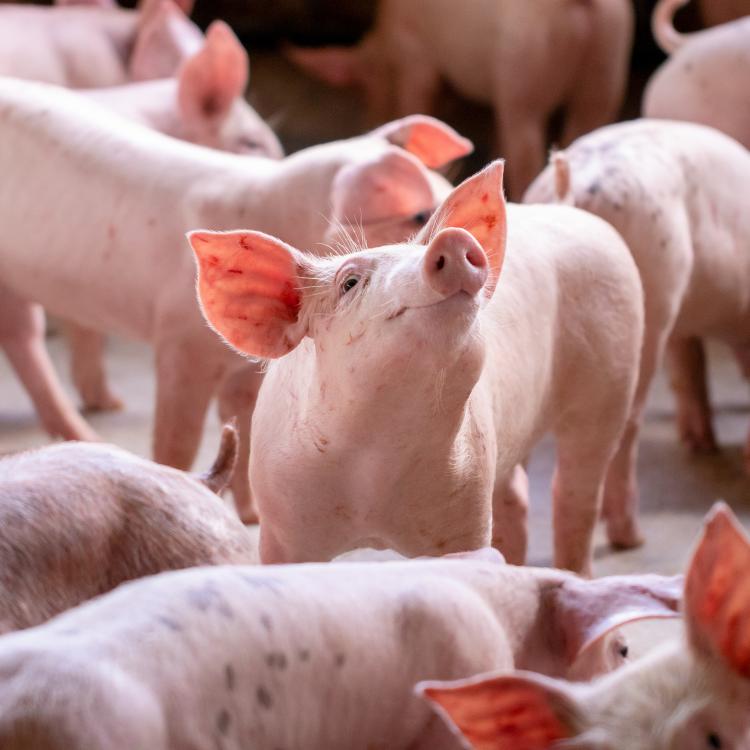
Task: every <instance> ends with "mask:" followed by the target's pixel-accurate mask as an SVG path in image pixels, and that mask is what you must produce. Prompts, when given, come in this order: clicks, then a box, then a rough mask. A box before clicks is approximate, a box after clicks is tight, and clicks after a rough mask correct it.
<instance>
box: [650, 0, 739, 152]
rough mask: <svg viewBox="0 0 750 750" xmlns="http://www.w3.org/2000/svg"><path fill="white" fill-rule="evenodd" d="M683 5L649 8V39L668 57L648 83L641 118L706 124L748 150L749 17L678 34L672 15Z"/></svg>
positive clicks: (666, 1) (667, 0)
mask: <svg viewBox="0 0 750 750" xmlns="http://www.w3.org/2000/svg"><path fill="white" fill-rule="evenodd" d="M686 2H687V0H661V2H660V3H659V4H658V5H657V7H656V9H655V10H654V16H653V27H654V36H655V37H656V40H657V41H658V42H659V45H660V46H661V47H662V49H663V50H664V51H665V52H666V53H667V54H669V55H670V58H669V59H668V60H667V61H666V62H665V63H664V64H663V65H662V66H661V67H660V68H659V70H657V71H656V73H655V74H654V75H653V77H652V78H651V80H650V81H649V84H648V86H647V88H646V92H645V94H644V99H643V114H644V115H645V116H646V117H659V118H664V119H671V120H688V121H690V122H697V123H701V124H703V125H711V126H712V127H714V128H718V129H719V130H721V131H723V132H724V133H726V134H727V135H731V136H732V137H733V138H735V139H737V140H738V141H739V142H740V143H742V144H744V145H745V146H746V147H747V148H750V18H743V19H741V20H739V21H733V22H732V23H727V24H723V25H722V26H718V27H716V28H712V29H707V30H705V31H699V32H696V33H694V34H680V33H678V32H677V31H675V29H674V27H673V26H672V16H673V14H674V11H675V9H676V8H678V7H680V6H681V5H685V3H686Z"/></svg>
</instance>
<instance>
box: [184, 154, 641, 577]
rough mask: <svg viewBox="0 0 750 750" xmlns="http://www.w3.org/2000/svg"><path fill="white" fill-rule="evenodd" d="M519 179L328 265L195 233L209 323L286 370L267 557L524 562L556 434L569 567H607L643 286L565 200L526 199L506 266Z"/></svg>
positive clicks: (474, 185) (607, 235) (480, 177)
mask: <svg viewBox="0 0 750 750" xmlns="http://www.w3.org/2000/svg"><path fill="white" fill-rule="evenodd" d="M502 172H503V169H502V163H500V162H496V163H494V164H493V165H491V166H490V167H488V168H487V169H486V170H484V171H483V172H480V173H479V174H477V175H475V176H474V177H472V178H471V179H469V180H467V181H466V182H464V183H463V184H462V185H461V186H459V187H458V188H456V189H455V190H454V191H453V192H452V193H451V194H450V195H449V196H448V198H447V199H446V200H445V201H444V203H443V204H442V206H441V207H440V209H439V210H438V212H437V213H436V214H435V215H434V216H433V218H432V219H431V220H430V222H429V223H428V224H427V225H426V226H425V228H424V229H423V230H422V231H421V232H420V233H419V234H418V235H417V237H416V238H415V239H414V240H413V241H412V242H411V243H409V244H402V245H392V246H386V247H380V248H377V249H374V250H365V251H362V252H355V253H350V254H345V255H334V256H330V257H326V258H317V257H315V256H313V255H311V254H309V253H303V252H300V251H298V250H295V249H294V248H293V247H291V246H290V245H287V244H285V243H283V242H281V241H280V240H277V239H275V238H273V237H270V236H268V235H266V234H262V233H260V232H230V233H223V234H222V233H211V232H193V233H192V234H191V235H190V242H191V244H192V246H193V249H194V251H195V253H196V255H197V257H198V260H199V267H200V271H199V284H198V289H199V295H200V298H201V303H202V306H203V311H204V314H205V315H206V318H207V320H208V321H209V322H210V324H211V325H212V326H213V327H214V328H215V329H216V330H217V331H218V332H219V333H220V334H221V335H222V336H223V337H224V338H225V339H226V340H227V341H228V342H229V343H230V344H231V345H232V346H234V347H235V348H237V349H238V350H239V351H241V352H245V353H246V354H250V355H253V356H256V357H266V358H271V359H274V360H275V361H273V362H272V363H271V364H270V366H269V368H268V372H267V374H266V378H265V382H264V384H263V387H262V389H261V391H260V393H259V396H258V401H257V404H256V409H255V412H254V416H253V437H252V450H251V472H250V476H251V482H252V490H253V494H254V497H255V499H256V500H257V503H258V509H259V513H260V517H261V521H262V523H261V532H260V534H261V536H260V545H261V558H262V560H263V561H264V562H302V561H316V560H326V559H330V558H332V557H335V556H336V555H338V554H340V553H342V552H345V551H346V550H348V549H352V548H355V547H358V546H371V547H390V548H392V549H396V550H398V551H399V552H401V553H402V554H406V555H407V556H410V557H411V556H416V555H420V554H440V553H443V552H450V551H461V550H466V549H476V548H479V547H483V546H487V545H488V544H489V543H490V542H492V545H493V546H495V547H497V548H498V549H500V550H501V551H502V552H503V554H505V555H506V557H507V558H508V559H509V560H510V561H512V562H522V561H523V560H524V558H525V552H526V536H527V534H526V512H527V504H528V499H527V497H526V494H527V487H526V483H525V476H524V475H523V470H522V469H520V468H517V465H518V464H519V463H520V462H522V461H524V460H525V459H526V458H527V456H528V454H529V451H530V450H531V448H532V447H533V445H534V443H535V442H536V441H537V440H538V439H539V438H540V437H541V435H542V434H544V433H545V432H547V431H549V430H552V431H553V432H554V433H555V435H556V437H557V469H556V476H555V480H554V503H555V508H554V522H555V564H556V565H557V566H558V567H566V568H570V569H572V570H576V571H583V572H589V570H590V547H591V535H592V532H593V528H594V524H595V522H596V518H597V515H598V510H599V501H600V497H601V489H602V486H603V483H604V477H605V475H606V471H607V466H608V464H609V461H610V458H611V456H612V455H613V453H614V450H615V448H616V446H617V443H618V442H619V439H620V435H621V433H622V429H623V426H624V424H625V418H626V416H627V413H628V411H629V409H630V401H631V395H632V392H633V389H634V386H635V381H636V377H637V363H638V352H639V351H640V346H641V330H642V306H643V300H642V293H641V285H640V282H639V280H638V273H637V270H636V268H635V265H634V264H633V262H632V259H631V258H630V254H629V253H628V250H627V248H626V247H625V245H624V243H623V242H622V240H621V239H620V238H619V236H618V235H617V234H616V233H615V232H614V231H613V230H612V229H611V228H610V227H609V226H608V225H607V224H605V223H604V222H602V221H600V220H598V219H594V218H593V217H591V216H590V215H587V214H586V213H584V212H581V211H576V210H574V209H570V208H566V207H554V208H550V207H542V208H536V207H534V208H530V207H526V206H513V205H511V206H509V207H508V217H507V225H508V238H507V253H506V210H505V202H504V200H503V197H502ZM504 257H505V263H503V260H504ZM501 268H502V274H501V273H500V271H501ZM583 299H585V300H586V303H585V304H582V300H583Z"/></svg>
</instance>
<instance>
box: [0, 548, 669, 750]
mask: <svg viewBox="0 0 750 750" xmlns="http://www.w3.org/2000/svg"><path fill="white" fill-rule="evenodd" d="M681 588H682V586H681V582H680V581H679V580H676V579H668V578H663V577H660V576H629V577H622V578H612V579H606V578H605V579H601V580H600V581H593V582H585V581H581V580H579V579H576V578H575V577H574V576H573V575H571V574H566V573H562V572H560V571H552V570H545V569H534V568H515V567H512V566H509V565H505V564H503V563H502V562H499V561H496V562H488V561H486V560H481V559H479V560H477V559H463V560H445V559H443V560H440V559H438V560H419V561H409V562H387V563H336V564H331V565H305V566H276V567H272V568H267V567H264V568H259V567H243V566H232V567H217V568H212V569H201V568H194V569H192V570H189V571H182V572H178V573H169V574H162V575H159V576H154V577H151V578H147V579H142V580H141V581H138V582H134V583H130V584H126V585H125V586H122V587H120V588H119V589H118V590H117V591H115V592H113V593H111V594H108V595H106V596H104V597H100V598H99V599H97V600H96V601H94V602H92V603H90V604H88V605H84V606H82V607H79V608H78V609H75V610H72V611H70V612H68V613H66V614H64V615H61V616H60V617H57V618H55V619H54V620H52V621H51V622H49V623H47V624H46V625H42V626H41V627H38V628H34V629H32V630H27V631H24V632H20V633H14V634H11V635H8V636H5V637H3V638H2V639H0V675H1V676H0V742H1V743H2V746H3V748H8V749H9V750H20V748H22V747H23V748H27V747H30V746H33V747H34V750H53V748H54V750H57V749H58V748H62V747H66V748H86V750H123V749H124V748H133V749H134V750H135V749H136V748H138V749H139V750H140V749H141V748H143V749H144V750H145V749H146V748H148V750H167V749H169V750H188V748H189V749H190V750H214V749H215V748H217V747H237V748H240V747H241V748H250V747H252V748H254V750H274V748H282V747H284V748H305V750H355V749H357V750H359V749H360V748H371V749H372V750H376V749H377V750H386V749H387V750H449V749H450V750H457V748H458V747H459V746H458V744H457V742H456V740H455V739H453V738H452V737H451V735H450V734H449V732H448V731H447V730H446V729H445V728H444V727H443V726H441V723H440V722H439V720H438V719H437V718H436V717H434V716H432V715H431V712H430V711H429V709H428V707H427V706H426V704H424V703H423V702H422V701H420V700H419V699H418V698H417V697H416V696H414V695H413V692H412V691H413V685H414V683H415V682H417V681H418V680H420V679H425V678H433V679H434V678H442V679H451V678H455V677H459V676H467V675H469V674H472V673H473V672H475V671H476V670H478V669H489V668H493V667H494V668H512V666H513V665H519V666H520V665H523V666H525V667H526V668H533V669H537V670H540V671H544V672H546V673H548V674H550V675H566V676H568V675H570V672H571V670H573V671H575V668H576V666H577V664H578V663H579V662H580V659H578V658H577V657H578V656H579V654H580V653H581V649H586V646H587V644H589V647H588V649H587V650H588V652H589V654H591V652H594V654H595V658H593V659H592V658H591V657H590V656H587V655H586V654H585V653H584V654H583V656H582V658H583V659H585V660H586V659H587V660H588V670H587V671H588V674H587V675H586V676H591V674H596V673H599V672H602V671H608V670H609V669H612V668H613V667H615V666H617V665H618V664H621V663H622V662H623V658H622V656H621V653H620V652H621V651H622V648H623V646H624V644H623V643H622V641H618V640H612V639H611V638H603V637H602V636H604V635H605V634H606V633H607V632H608V631H609V630H610V629H611V628H614V627H617V626H619V625H621V624H623V623H624V622H627V621H629V620H632V619H638V618H639V617H644V616H671V615H673V614H674V612H673V610H674V608H675V603H676V601H677V600H678V599H679V594H680V590H681ZM592 641H593V643H592ZM581 676H582V675H581ZM32 695H33V696H34V706H35V709H34V712H33V715H30V714H29V712H28V710H27V709H26V705H27V703H26V702H27V701H28V700H29V696H32ZM24 741H25V742H26V743H27V744H24ZM61 742H62V743H63V744H60V743H61Z"/></svg>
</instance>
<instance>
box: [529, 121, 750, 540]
mask: <svg viewBox="0 0 750 750" xmlns="http://www.w3.org/2000/svg"><path fill="white" fill-rule="evenodd" d="M553 161H554V163H553V164H552V165H551V166H550V167H548V168H547V170H546V171H545V172H543V173H542V174H541V175H540V176H539V177H538V178H537V180H536V181H535V182H534V184H533V185H532V186H531V188H530V189H529V191H528V192H527V194H526V197H525V199H524V200H525V201H526V202H528V203H548V202H556V201H562V202H565V203H572V204H573V205H575V206H578V207H579V208H585V209H586V210H588V211H591V212H592V213H594V214H596V215H597V216H600V217H601V218H603V219H606V220H607V221H609V222H610V223H611V224H612V225H613V226H614V227H615V228H616V229H617V230H618V231H619V232H620V233H621V234H622V236H623V238H624V239H625V241H626V242H627V244H628V247H629V248H630V251H631V253H632V254H633V258H634V259H635V262H636V265H637V266H638V270H639V272H640V275H641V280H642V282H643V289H644V293H645V324H646V329H645V330H646V332H645V337H644V341H643V351H642V353H641V360H640V361H641V373H640V376H639V384H638V389H637V391H636V396H635V401H634V404H633V410H632V412H631V415H630V417H629V419H628V428H627V430H626V432H625V435H624V437H623V441H622V443H621V445H620V448H619V450H618V452H617V456H616V457H615V460H614V462H613V464H612V468H611V470H610V475H609V478H608V481H607V488H606V490H605V500H604V511H605V515H606V516H607V523H608V531H609V536H610V539H611V541H612V542H613V543H615V544H616V545H618V546H623V547H630V546H634V545H636V544H638V543H640V541H641V534H640V530H639V527H638V517H637V512H638V494H637V482H636V476H635V470H636V458H637V450H638V433H639V430H640V424H641V420H642V417H643V409H644V406H645V402H646V397H647V395H648V390H649V387H650V385H651V381H652V379H653V377H654V373H655V372H656V371H657V369H658V367H659V365H660V363H661V361H662V358H663V355H664V352H665V351H666V352H667V354H668V362H669V365H670V369H671V371H672V383H673V387H674V389H675V395H676V396H677V420H678V426H679V431H680V436H681V438H682V439H683V441H684V442H685V443H686V444H687V445H688V446H689V447H690V448H691V449H692V450H693V451H695V452H711V451H714V450H716V440H715V438H714V433H713V428H712V425H711V406H710V403H709V400H708V390H707V386H706V373H705V357H704V353H703V344H702V339H703V338H706V337H712V338H718V339H721V340H723V341H725V342H726V343H728V344H729V345H730V346H732V347H733V348H734V350H735V352H736V354H737V356H738V358H739V359H740V362H741V363H742V366H743V368H744V370H745V372H746V373H747V374H748V375H750V327H749V326H750V294H749V293H748V292H749V291H750V244H749V242H750V240H749V239H748V238H750V213H749V212H748V211H747V210H746V198H745V194H746V190H747V186H748V185H750V154H748V151H747V149H745V148H743V147H742V146H740V144H738V143H737V142H736V141H733V140H732V139H731V138H728V137H727V136H725V135H723V134H722V133H720V132H718V131H717V130H714V129H712V128H706V127H704V126H701V125H693V124H690V123H680V122H666V121H659V120H635V121H633V122H626V123H621V124H619V125H611V126H609V127H607V128H602V129H601V130H598V131H596V132H594V133H591V134H590V135H587V136H584V137H583V138H581V139H579V140H578V141H576V143H574V144H573V145H572V146H571V147H570V148H568V149H567V150H566V151H565V152H563V153H560V154H558V155H557V156H556V157H555V158H554V160H553ZM746 451H747V462H748V466H749V467H750V438H748V445H747V448H746Z"/></svg>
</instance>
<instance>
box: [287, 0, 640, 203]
mask: <svg viewBox="0 0 750 750" xmlns="http://www.w3.org/2000/svg"><path fill="white" fill-rule="evenodd" d="M631 5H632V4H631V2H630V0H560V2H556V3H550V2H549V1H548V0H501V1H500V2H498V1H497V0H479V1H478V2H472V3H467V4H464V5H462V6H460V7H458V6H457V5H456V3H455V0H380V2H379V4H378V10H377V18H376V21H375V26H374V28H373V30H372V31H371V32H370V33H369V34H367V36H366V37H365V38H364V39H363V41H362V42H361V43H360V44H359V45H358V46H356V47H350V48H347V47H327V48H322V49H304V48H289V50H288V54H289V56H290V57H291V59H292V60H293V61H294V62H296V63H297V64H298V65H300V66H301V67H302V68H304V69H305V70H307V71H308V72H310V73H312V74H314V75H316V76H318V77H320V78H322V79H323V80H325V81H327V82H328V83H330V84H333V85H360V86H364V88H365V91H366V94H367V101H368V105H369V110H370V116H371V119H372V120H375V121H382V120H384V119H388V118H390V117H392V116H403V115H406V114H411V113H414V112H422V113H431V112H432V111H433V102H434V100H435V97H436V95H437V93H438V88H439V84H440V81H441V80H445V81H447V82H449V83H450V84H451V85H452V86H453V88H454V89H455V90H456V91H457V92H458V93H459V94H461V95H463V96H465V97H467V98H469V99H472V100H475V101H478V102H483V103H487V104H491V105H492V106H493V108H494V112H495V121H496V134H497V138H496V140H497V148H498V151H499V153H502V155H503V156H505V157H506V158H507V160H508V187H509V190H510V194H511V197H520V196H521V194H522V193H523V190H524V189H525V188H526V187H527V186H528V184H529V183H530V182H531V180H532V179H533V178H534V177H535V176H536V175H537V174H538V173H539V172H540V171H541V170H542V168H543V166H544V151H545V147H546V143H547V129H548V123H549V119H550V117H551V116H552V114H553V113H554V112H555V111H559V110H564V112H565V119H564V124H563V128H562V143H563V144H566V145H567V144H568V143H570V142H571V141H573V140H574V139H575V138H577V137H578V136H579V135H582V134H583V133H587V132H588V131H589V130H593V129H594V128H596V127H599V126H600V125H604V124H605V123H607V122H611V121H612V120H613V119H615V117H616V116H617V113H618V110H619V108H620V104H621V103H622V99H623V96H624V92H625V86H626V83H627V75H628V64H629V60H630V49H631V46H632V37H633V9H632V7H631ZM561 50H564V51H565V52H564V54H561ZM538 81H544V85H543V86H539V85H536V83H537V82H538Z"/></svg>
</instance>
